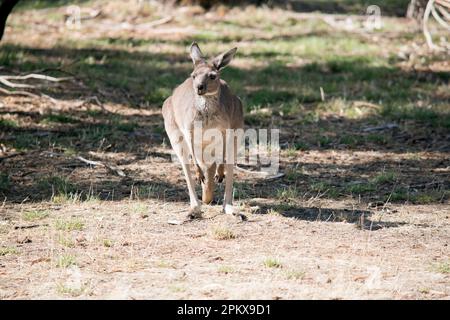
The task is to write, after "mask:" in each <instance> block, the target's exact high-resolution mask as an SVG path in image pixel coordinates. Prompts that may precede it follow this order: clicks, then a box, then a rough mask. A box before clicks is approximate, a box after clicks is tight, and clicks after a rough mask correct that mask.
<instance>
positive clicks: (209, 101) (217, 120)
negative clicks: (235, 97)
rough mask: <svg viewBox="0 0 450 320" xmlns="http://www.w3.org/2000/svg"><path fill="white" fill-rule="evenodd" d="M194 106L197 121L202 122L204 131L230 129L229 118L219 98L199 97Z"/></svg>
mask: <svg viewBox="0 0 450 320" xmlns="http://www.w3.org/2000/svg"><path fill="white" fill-rule="evenodd" d="M194 104H195V109H196V114H195V121H198V122H200V123H201V125H202V127H203V129H210V128H216V129H226V128H227V127H228V117H227V115H226V114H225V112H224V110H223V108H222V107H221V106H220V103H219V99H218V98H217V97H208V96H206V97H205V96H197V97H196V98H195V101H194Z"/></svg>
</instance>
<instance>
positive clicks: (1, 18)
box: [0, 0, 19, 41]
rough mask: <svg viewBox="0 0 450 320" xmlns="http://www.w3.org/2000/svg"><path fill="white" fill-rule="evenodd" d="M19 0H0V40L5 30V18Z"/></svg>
mask: <svg viewBox="0 0 450 320" xmlns="http://www.w3.org/2000/svg"><path fill="white" fill-rule="evenodd" d="M18 2H19V0H2V1H1V4H0V41H1V40H2V38H3V33H4V32H5V26H6V20H7V19H8V16H9V14H10V13H11V11H12V9H13V8H14V6H15V5H16V4H17V3H18Z"/></svg>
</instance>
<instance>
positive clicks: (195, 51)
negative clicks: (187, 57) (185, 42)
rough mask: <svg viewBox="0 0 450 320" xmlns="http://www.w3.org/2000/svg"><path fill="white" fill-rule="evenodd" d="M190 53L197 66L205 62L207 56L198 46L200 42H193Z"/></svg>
mask: <svg viewBox="0 0 450 320" xmlns="http://www.w3.org/2000/svg"><path fill="white" fill-rule="evenodd" d="M190 54H191V59H192V62H193V63H194V66H197V65H199V64H200V63H204V62H205V57H204V56H203V53H202V51H201V50H200V47H199V46H198V44H197V43H196V42H194V43H192V45H191V50H190Z"/></svg>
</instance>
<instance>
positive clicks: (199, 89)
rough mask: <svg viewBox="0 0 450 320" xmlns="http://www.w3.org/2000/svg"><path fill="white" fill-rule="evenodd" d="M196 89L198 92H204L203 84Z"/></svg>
mask: <svg viewBox="0 0 450 320" xmlns="http://www.w3.org/2000/svg"><path fill="white" fill-rule="evenodd" d="M197 89H198V91H203V90H205V86H204V85H203V84H199V85H198V86H197Z"/></svg>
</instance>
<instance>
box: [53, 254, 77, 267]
mask: <svg viewBox="0 0 450 320" xmlns="http://www.w3.org/2000/svg"><path fill="white" fill-rule="evenodd" d="M76 264H77V262H76V258H75V256H73V255H70V254H64V255H61V256H59V257H58V258H57V259H56V267H58V268H68V267H70V266H74V265H76Z"/></svg>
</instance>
